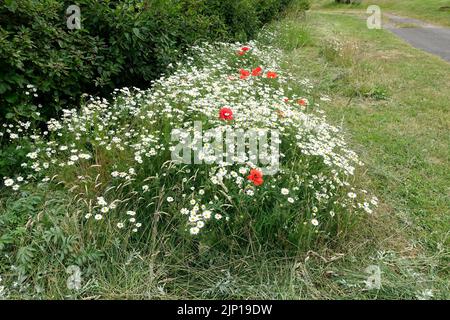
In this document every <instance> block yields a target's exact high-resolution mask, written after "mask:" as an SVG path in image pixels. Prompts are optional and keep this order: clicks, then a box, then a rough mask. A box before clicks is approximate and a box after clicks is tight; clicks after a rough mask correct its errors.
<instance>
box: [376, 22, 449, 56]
mask: <svg viewBox="0 0 450 320" xmlns="http://www.w3.org/2000/svg"><path fill="white" fill-rule="evenodd" d="M384 16H385V18H386V17H387V18H388V19H385V21H384V28H385V29H388V30H390V31H391V32H392V33H394V34H396V35H397V36H399V37H400V38H402V39H404V40H405V41H407V42H408V43H409V44H411V45H412V46H414V47H416V48H419V49H422V50H424V51H427V52H429V53H432V54H435V55H437V56H439V57H441V58H442V59H444V60H447V61H448V62H450V28H445V27H438V26H435V25H431V24H428V23H425V22H423V21H420V20H417V19H412V18H404V17H400V16H396V15H392V14H384ZM386 20H387V21H386Z"/></svg>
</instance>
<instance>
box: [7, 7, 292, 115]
mask: <svg viewBox="0 0 450 320" xmlns="http://www.w3.org/2000/svg"><path fill="white" fill-rule="evenodd" d="M288 2H290V0H229V1H221V0H127V1H109V0H108V1H97V0H77V1H72V0H70V1H68V0H66V1H60V0H21V1H17V0H6V1H2V3H1V4H0V70H1V72H0V105H1V106H2V108H1V109H0V119H5V118H7V119H11V118H22V119H23V118H24V117H27V118H33V119H39V118H40V117H43V118H44V119H48V118H49V117H50V116H55V115H56V114H57V112H58V110H60V108H61V107H67V106H68V105H72V106H73V105H78V104H79V100H80V97H81V96H82V94H83V93H88V94H96V95H97V94H101V95H105V94H108V93H110V92H111V91H112V89H113V88H116V87H118V86H138V87H146V86H148V85H149V84H150V81H151V80H152V79H155V78H156V77H157V76H158V75H160V74H161V73H163V72H164V71H165V70H166V67H167V66H168V65H169V64H170V63H173V62H175V61H177V59H179V57H180V53H181V52H182V51H183V49H184V48H186V46H188V45H190V44H194V43H195V42H196V41H198V40H211V39H224V40H225V39H226V40H229V39H238V40H245V39H248V38H251V37H253V36H254V34H255V32H257V30H258V29H260V27H261V26H262V25H263V24H264V23H267V22H269V21H270V20H271V19H273V18H274V17H276V16H277V14H278V13H279V12H280V10H281V9H283V8H284V7H285V6H286V5H287V4H288ZM73 4H76V5H78V6H79V7H80V10H81V12H80V15H81V29H73V30H69V28H68V27H67V19H68V18H69V17H70V16H71V13H72V12H69V14H68V13H67V12H66V10H67V8H68V7H69V6H70V5H73ZM31 85H32V86H34V88H35V91H32V92H29V91H30V90H29V89H30V88H28V87H27V86H31Z"/></svg>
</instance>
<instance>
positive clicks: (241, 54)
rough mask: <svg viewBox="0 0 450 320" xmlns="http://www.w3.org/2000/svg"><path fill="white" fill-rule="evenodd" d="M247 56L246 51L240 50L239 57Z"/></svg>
mask: <svg viewBox="0 0 450 320" xmlns="http://www.w3.org/2000/svg"><path fill="white" fill-rule="evenodd" d="M244 54H245V51H242V50H239V51H238V52H237V55H238V56H243V55H244Z"/></svg>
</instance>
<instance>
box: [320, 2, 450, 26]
mask: <svg viewBox="0 0 450 320" xmlns="http://www.w3.org/2000/svg"><path fill="white" fill-rule="evenodd" d="M311 2H312V4H313V7H314V8H321V9H347V10H348V9H352V10H364V11H365V9H366V8H367V7H368V6H370V5H378V6H380V8H381V10H382V11H387V12H390V13H395V14H399V15H406V16H409V17H412V18H417V19H423V20H425V21H427V22H430V23H435V24H439V25H444V26H450V1H449V0H363V1H361V3H360V4H352V5H345V4H336V3H335V2H334V0H312V1H311ZM443 7H445V8H443Z"/></svg>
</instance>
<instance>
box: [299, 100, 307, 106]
mask: <svg viewBox="0 0 450 320" xmlns="http://www.w3.org/2000/svg"><path fill="white" fill-rule="evenodd" d="M298 104H299V105H302V106H306V105H307V104H308V100H306V99H300V100H298Z"/></svg>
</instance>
